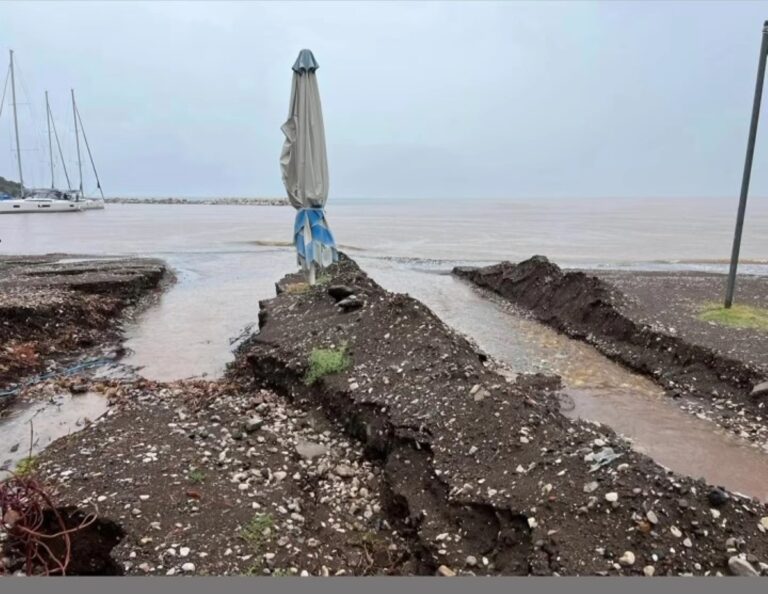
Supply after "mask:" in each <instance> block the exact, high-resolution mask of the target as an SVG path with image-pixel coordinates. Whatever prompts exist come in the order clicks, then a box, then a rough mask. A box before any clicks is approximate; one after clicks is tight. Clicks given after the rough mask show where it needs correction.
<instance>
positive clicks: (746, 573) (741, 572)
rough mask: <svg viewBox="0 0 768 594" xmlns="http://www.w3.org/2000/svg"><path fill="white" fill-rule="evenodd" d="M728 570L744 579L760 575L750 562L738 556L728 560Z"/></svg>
mask: <svg viewBox="0 0 768 594" xmlns="http://www.w3.org/2000/svg"><path fill="white" fill-rule="evenodd" d="M728 569H730V570H731V573H732V574H733V575H738V576H742V577H753V576H759V575H760V574H759V573H758V572H757V570H756V569H755V568H754V567H752V564H751V563H750V562H749V561H747V560H746V559H742V558H741V557H737V556H733V557H731V558H730V559H728Z"/></svg>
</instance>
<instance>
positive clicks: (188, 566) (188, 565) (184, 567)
mask: <svg viewBox="0 0 768 594" xmlns="http://www.w3.org/2000/svg"><path fill="white" fill-rule="evenodd" d="M181 571H184V572H186V573H192V572H193V571H195V564H194V563H185V564H184V565H182V566H181Z"/></svg>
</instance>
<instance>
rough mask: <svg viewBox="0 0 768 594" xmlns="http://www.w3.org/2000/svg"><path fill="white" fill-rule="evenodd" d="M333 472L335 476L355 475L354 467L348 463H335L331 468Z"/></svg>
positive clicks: (346, 476)
mask: <svg viewBox="0 0 768 594" xmlns="http://www.w3.org/2000/svg"><path fill="white" fill-rule="evenodd" d="M333 472H334V473H336V476H340V477H341V478H349V477H352V476H354V475H355V469H354V468H352V467H351V466H349V465H348V464H339V465H337V466H336V468H334V469H333Z"/></svg>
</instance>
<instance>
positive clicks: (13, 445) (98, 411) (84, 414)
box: [0, 392, 107, 476]
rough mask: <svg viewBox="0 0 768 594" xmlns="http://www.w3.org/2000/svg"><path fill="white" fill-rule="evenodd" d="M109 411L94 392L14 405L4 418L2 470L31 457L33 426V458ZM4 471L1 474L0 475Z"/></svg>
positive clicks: (1, 453)
mask: <svg viewBox="0 0 768 594" xmlns="http://www.w3.org/2000/svg"><path fill="white" fill-rule="evenodd" d="M106 410H107V399H106V398H104V396H103V395H101V394H97V393H95V392H87V393H85V394H79V395H72V394H69V393H65V394H61V395H57V396H54V397H53V398H51V399H50V400H46V401H42V402H41V401H37V402H26V403H18V404H15V405H12V408H11V409H9V410H8V411H6V412H7V413H8V416H6V417H4V418H2V420H0V423H1V424H2V435H3V439H2V442H1V443H0V468H1V469H2V470H8V469H12V468H14V467H15V466H16V464H18V462H19V461H20V460H22V459H23V458H26V457H27V456H29V443H30V423H31V425H32V429H33V433H32V436H31V437H32V455H33V456H34V455H37V454H39V453H40V452H41V451H42V450H44V449H45V448H46V447H48V446H49V445H50V444H51V443H52V442H53V441H55V440H56V439H59V438H60V437H64V436H65V435H69V434H70V433H76V432H77V431H80V430H81V429H83V428H84V427H85V426H86V425H87V423H88V422H89V421H95V420H96V419H98V418H99V417H100V416H101V415H103V414H104V413H105V412H106ZM1 475H2V472H0V476H1Z"/></svg>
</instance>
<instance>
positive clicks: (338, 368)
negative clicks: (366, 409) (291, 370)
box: [304, 343, 352, 386]
mask: <svg viewBox="0 0 768 594" xmlns="http://www.w3.org/2000/svg"><path fill="white" fill-rule="evenodd" d="M351 364H352V360H351V359H350V358H349V355H348V354H347V343H344V344H342V345H341V346H340V347H338V348H336V349H317V348H316V349H312V352H311V353H310V354H309V369H307V373H306V374H305V375H304V383H305V384H306V385H308V386H311V385H312V384H314V383H315V382H316V381H317V380H319V379H320V378H321V377H325V376H326V375H331V374H333V373H341V372H342V371H345V370H347V369H348V368H349V366H350V365H351Z"/></svg>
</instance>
